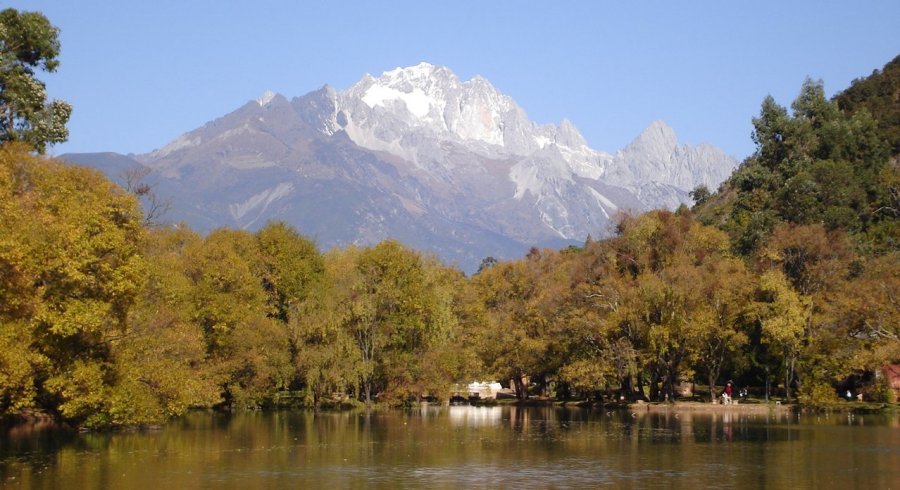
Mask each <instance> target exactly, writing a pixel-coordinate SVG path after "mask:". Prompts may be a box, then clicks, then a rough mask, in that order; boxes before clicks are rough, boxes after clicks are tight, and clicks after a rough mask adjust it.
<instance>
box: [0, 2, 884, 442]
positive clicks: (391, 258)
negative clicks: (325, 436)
mask: <svg viewBox="0 0 900 490" xmlns="http://www.w3.org/2000/svg"><path fill="white" fill-rule="evenodd" d="M7 12H8V11H4V12H3V14H4V15H5V14H7ZM2 34H4V35H9V34H8V33H2ZM7 45H9V43H8V42H7ZM51 48H52V46H51ZM57 48H58V46H57ZM57 51H58V49H57ZM51 54H52V53H51ZM54 57H55V54H52V56H51V57H50V58H51V59H52V58H54ZM25 61H26V62H25V63H24V64H22V66H24V67H25V68H24V69H25V70H26V74H33V71H28V67H29V65H28V63H27V61H28V60H25ZM30 66H31V67H34V66H36V65H35V64H32V65H30ZM898 71H900V57H898V58H896V59H894V60H893V61H892V62H890V63H889V64H888V65H887V66H886V67H885V68H884V69H883V70H879V71H876V72H874V73H873V74H872V75H871V76H870V77H867V78H865V79H861V80H857V81H855V82H854V83H853V84H852V86H851V87H849V88H848V89H847V90H845V91H843V92H842V93H840V94H838V95H837V96H836V97H835V98H833V99H831V100H829V99H827V98H826V97H825V92H824V88H823V85H822V83H821V82H814V81H807V82H805V83H804V84H803V85H802V87H801V90H800V94H799V96H798V97H797V99H796V100H795V101H794V102H793V104H792V105H791V107H790V110H788V109H787V108H785V107H782V106H779V105H778V104H777V103H776V102H775V101H774V100H773V99H771V98H767V99H766V100H764V101H763V103H762V109H761V112H760V114H759V116H758V117H756V118H754V119H753V124H754V128H755V130H754V133H753V137H754V141H755V143H756V145H757V149H756V151H755V153H754V154H753V155H751V156H750V157H749V158H747V159H746V161H744V162H743V164H742V165H741V166H740V168H739V169H738V170H737V171H736V172H735V173H734V174H733V175H732V177H731V178H730V179H729V180H728V181H726V182H725V183H723V184H722V185H721V187H720V188H719V189H717V190H716V191H711V190H709V189H706V188H697V189H695V190H694V191H693V193H692V195H693V197H694V199H695V200H696V205H695V206H694V207H693V208H692V209H690V208H688V207H686V206H683V207H682V208H680V209H678V210H677V211H675V212H670V211H652V212H648V213H645V214H642V215H637V216H631V215H623V216H621V217H620V218H619V220H618V225H617V227H616V230H615V235H614V236H613V237H611V238H608V239H603V240H590V239H589V240H588V241H587V242H586V243H585V244H584V246H583V247H570V248H567V249H564V250H539V249H532V250H531V251H530V252H529V253H528V255H527V256H526V257H524V258H522V259H520V260H514V261H496V260H493V259H492V258H487V259H485V261H484V262H483V266H482V268H481V269H480V270H479V272H478V273H476V274H474V275H473V276H472V277H466V276H465V275H464V274H463V273H461V272H460V271H459V270H458V269H456V268H455V267H452V266H447V265H445V264H442V263H440V262H439V261H438V260H436V259H435V258H433V257H430V256H428V255H424V254H421V253H419V252H416V251H413V250H411V249H409V248H406V247H404V246H403V245H402V244H400V243H398V242H395V241H385V242H382V243H379V244H377V245H375V246H371V247H365V248H357V247H348V248H344V249H334V250H329V251H326V252H322V251H320V250H318V249H317V247H316V245H315V243H313V242H312V241H310V240H309V239H308V238H305V237H303V236H302V235H300V234H299V233H298V232H297V231H296V230H294V229H292V228H291V227H290V226H288V225H286V224H284V223H269V224H267V225H266V226H265V227H264V228H263V229H261V230H259V231H257V232H255V233H249V232H246V231H240V230H230V229H219V230H216V231H213V232H212V233H210V234H208V235H207V236H201V235H199V234H197V233H195V232H193V231H192V230H190V229H188V228H187V227H186V226H183V225H177V224H174V225H173V224H166V225H162V224H158V223H156V220H155V219H148V218H150V216H147V215H146V214H145V213H144V212H143V211H142V208H141V200H142V199H143V200H144V205H145V208H146V206H147V203H148V202H150V203H151V205H152V198H153V196H152V189H151V188H149V187H147V186H142V185H136V186H133V187H131V188H130V190H126V189H123V188H121V187H119V186H117V185H115V184H113V183H112V182H110V181H109V180H107V179H106V178H105V177H103V176H102V175H101V174H100V173H99V172H97V171H94V170H90V169H86V168H81V167H77V166H72V165H68V164H66V163H64V162H61V161H58V160H55V159H53V158H47V157H44V156H42V155H40V154H39V152H42V151H43V150H44V148H45V146H44V145H45V144H46V142H48V141H49V142H50V143H52V142H53V141H56V140H53V138H60V137H63V139H64V135H60V133H59V131H58V130H57V131H56V132H55V133H53V134H52V135H51V136H50V137H43V138H37V140H35V139H34V136H33V133H34V132H33V131H27V130H28V129H29V128H33V129H35V130H38V129H41V128H44V129H46V127H47V125H46V124H45V125H43V126H42V125H41V124H40V123H39V122H37V123H35V122H34V121H29V120H28V119H27V117H26V118H25V119H22V120H19V121H17V122H15V124H13V123H10V124H9V125H7V126H6V127H8V128H9V129H8V130H5V131H4V132H3V133H2V134H0V136H2V141H3V143H2V145H0V414H17V413H23V412H27V411H33V410H43V411H47V412H49V413H52V414H54V415H56V416H58V417H60V418H61V419H64V420H66V421H69V422H71V423H73V424H76V425H82V426H91V427H102V426H111V425H132V424H151V423H158V422H160V421H163V420H166V419H167V418H170V417H173V416H178V415H180V414H183V413H185V411H187V410H189V409H191V408H203V407H217V408H227V409H251V408H263V407H271V406H278V405H282V404H286V403H290V404H294V405H303V406H309V407H316V408H318V407H321V406H323V405H331V404H335V403H349V404H363V403H365V404H370V403H376V402H377V403H379V404H392V405H393V404H404V403H408V402H410V401H415V400H418V399H421V398H423V397H429V398H432V399H438V400H442V399H447V397H448V396H450V394H451V393H452V390H453V386H454V385H455V384H456V383H466V382H468V381H471V380H473V379H497V380H500V381H501V382H503V383H504V384H506V383H510V384H511V387H512V388H514V389H515V392H516V395H517V396H518V397H519V398H521V399H525V398H527V397H528V396H530V395H542V396H549V397H558V398H565V399H582V400H595V401H609V400H619V399H621V398H624V399H627V400H634V399H639V398H647V399H650V400H665V399H668V400H674V399H675V398H676V397H677V395H678V393H677V387H678V385H679V384H680V383H683V382H696V383H697V384H703V385H707V386H708V387H709V390H710V392H711V393H716V388H715V387H716V386H717V385H721V384H722V383H723V382H724V380H728V379H734V380H737V381H738V383H739V384H741V385H743V386H754V387H763V386H768V385H771V386H772V393H773V394H774V393H777V395H778V396H783V397H784V398H785V399H787V400H789V401H799V402H800V403H804V404H810V405H817V404H822V403H828V402H830V401H833V400H836V399H837V396H838V395H837V393H838V391H837V390H838V389H839V388H841V389H843V388H845V387H847V386H852V387H853V389H854V391H858V392H860V393H863V394H864V395H865V396H866V397H867V398H868V399H871V400H885V401H887V400H889V399H890V398H891V396H892V393H891V391H890V389H889V388H888V386H887V384H886V382H885V381H884V379H883V378H880V377H878V376H876V373H878V372H879V370H880V369H881V368H882V367H883V366H884V365H886V364H891V363H896V362H898V361H900V304H898V297H900V249H898V243H897V240H898V238H900V229H898V214H900V181H898V176H900V173H898V170H900V168H898V166H900V139H898V127H900V119H898V118H900V73H898ZM4 76H5V75H4ZM5 80H6V79H4V80H0V82H2V83H3V90H4V91H5V92H6V93H5V94H4V96H3V97H2V98H0V104H3V105H4V106H9V105H10V104H11V102H10V100H14V97H12V96H11V95H10V94H12V92H11V89H8V88H7V87H13V88H14V87H15V85H13V84H10V82H8V81H5ZM12 95H14V94H12ZM54 103H55V102H54ZM47 107H48V110H47V111H44V112H43V114H44V115H45V116H46V117H51V116H52V114H53V111H52V110H51V109H52V107H51V106H47ZM57 109H59V107H57ZM39 112H40V111H37V112H35V114H37V113H39ZM63 112H64V114H63V116H64V117H63V118H62V120H63V123H64V122H65V120H66V119H67V118H68V112H66V111H63ZM5 113H6V112H5ZM26 116H27V114H26ZM35 121H36V120H35ZM15 128H18V129H15ZM23 128H24V129H23ZM26 136H27V137H26ZM57 140H58V139H57ZM36 141H37V142H39V143H36ZM41 142H42V143H41ZM148 199H150V201H148Z"/></svg>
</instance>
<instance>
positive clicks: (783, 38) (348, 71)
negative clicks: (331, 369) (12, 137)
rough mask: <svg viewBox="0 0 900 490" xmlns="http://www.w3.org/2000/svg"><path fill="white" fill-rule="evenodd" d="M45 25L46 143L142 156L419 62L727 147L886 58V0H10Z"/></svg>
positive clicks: (591, 129) (539, 115)
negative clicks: (51, 65)
mask: <svg viewBox="0 0 900 490" xmlns="http://www.w3.org/2000/svg"><path fill="white" fill-rule="evenodd" d="M4 3H5V4H8V6H12V7H14V8H17V9H20V10H38V11H41V12H43V13H44V14H45V15H46V16H47V17H48V18H49V19H50V21H51V22H52V23H54V24H55V25H56V26H58V27H59V28H60V29H61V31H62V32H61V41H62V55H61V61H62V64H61V65H60V68H59V70H58V71H57V73H55V74H51V75H44V76H43V79H44V80H45V81H46V82H47V84H48V90H49V93H50V95H51V96H52V97H56V98H61V99H64V100H67V101H69V102H70V103H72V104H73V105H74V108H75V112H74V114H73V115H72V119H71V121H70V124H69V127H70V131H71V134H70V138H69V142H68V143H66V144H63V145H58V146H57V147H55V148H54V149H53V150H52V152H53V153H56V154H59V153H65V152H88V151H117V152H122V153H129V152H131V153H144V152H148V151H150V150H153V149H154V148H158V147H161V146H163V145H165V144H166V143H167V142H168V141H170V140H172V139H174V138H176V137H177V136H178V135H180V134H182V133H184V132H186V131H189V130H191V129H194V128H196V127H198V126H200V125H202V124H203V123H205V122H207V121H209V120H211V119H214V118H216V117H218V116H221V115H224V114H226V113H228V112H230V111H232V110H234V109H236V108H237V107H239V106H241V105H242V104H243V103H245V102H246V101H248V100H250V99H254V98H256V97H258V96H259V95H260V94H261V93H262V92H263V91H265V90H267V89H271V90H273V91H276V92H280V93H282V94H284V95H286V96H288V97H293V96H298V95H303V94H306V93H307V92H309V91H312V90H315V89H317V88H319V87H321V86H322V85H324V84H326V83H327V84H329V85H332V86H334V87H336V88H338V89H346V88H348V87H349V86H351V85H352V84H353V83H355V82H356V81H357V80H359V78H360V77H361V76H362V75H363V74H364V73H367V72H368V73H372V74H374V75H379V74H381V73H382V72H383V71H386V70H389V69H392V68H395V67H397V66H408V65H413V64H416V63H418V62H420V61H428V62H430V63H433V64H438V65H444V66H447V67H449V68H450V69H452V70H453V71H455V72H456V73H457V75H459V76H460V77H461V78H463V79H468V78H470V77H472V76H473V75H476V74H480V75H482V76H484V77H485V78H487V79H488V80H490V81H491V82H492V83H493V84H494V85H495V86H496V87H497V88H498V89H500V90H501V91H502V92H504V93H506V94H508V95H510V96H512V97H513V98H514V99H515V100H516V101H517V102H518V103H519V105H521V106H522V107H523V108H524V109H525V111H526V112H527V113H528V115H529V116H530V117H531V119H533V120H535V121H537V122H539V123H548V122H553V123H558V122H559V121H560V120H561V119H562V118H568V119H569V120H571V121H572V122H573V123H574V124H575V125H576V126H577V127H578V128H579V129H580V130H581V132H582V133H583V134H584V136H585V137H586V138H587V141H588V143H589V144H590V145H591V146H592V147H594V148H596V149H599V150H605V151H610V152H612V151H615V150H617V149H619V148H621V147H622V146H624V145H626V144H627V143H628V142H629V141H630V140H631V139H632V138H634V137H635V136H636V135H637V134H638V133H640V131H641V130H642V129H643V128H645V127H646V126H647V125H648V124H650V122H652V121H653V120H655V119H662V120H664V121H666V122H667V123H669V124H670V125H671V126H672V127H673V128H675V131H676V133H677V134H678V136H679V138H680V140H681V141H682V142H684V143H689V144H698V143H703V142H706V143H711V144H714V145H716V146H719V147H721V148H722V149H724V150H725V151H727V152H728V153H730V154H732V155H734V156H735V157H737V158H743V157H745V156H747V155H748V154H750V153H751V152H752V151H753V148H754V147H753V143H752V141H751V139H750V132H751V130H752V126H751V122H750V119H751V118H752V117H753V116H755V115H756V114H758V112H759V106H760V103H761V102H762V99H763V98H764V97H765V96H766V95H767V94H771V95H772V96H774V97H775V99H776V100H777V101H778V102H780V103H782V104H784V105H789V104H790V102H791V101H792V100H793V98H794V97H795V96H796V95H797V93H798V91H799V88H800V85H801V83H802V82H803V80H804V79H805V78H806V77H811V78H814V79H823V80H824V81H825V88H826V90H827V91H828V93H829V94H833V93H834V92H836V91H838V90H841V89H843V88H845V87H846V86H847V85H848V84H849V83H850V81H851V80H853V79H854V78H858V77H862V76H865V75H868V74H869V73H871V72H872V70H873V69H876V68H881V67H882V66H884V64H885V63H887V62H888V61H890V60H891V59H892V58H893V57H894V56H896V55H898V54H900V1H898V0H890V1H862V2H835V1H802V2H791V1H787V2H785V1H778V2H770V1H756V2H722V1H698V2H672V1H640V2H619V1H617V2H612V1H610V2H601V1H588V0H585V1H581V2H570V1H553V2H549V1H541V2H537V1H534V2H532V1H521V0H520V1H512V0H511V1H499V0H494V1H491V0H473V1H468V0H464V1H453V2H431V1H425V0H418V1H402V2H397V1H392V2H383V1H374V0H373V1H352V2H347V1H345V2H339V1H335V2H326V1H317V2H289V1H280V2H276V1H265V0H261V1H254V2H236V1H225V0H181V1H170V0H154V1H147V0H141V1H116V2H112V1H95V0H79V1H67V0H56V1H50V0H12V1H11V2H9V1H5V2H4Z"/></svg>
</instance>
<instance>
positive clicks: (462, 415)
mask: <svg viewBox="0 0 900 490" xmlns="http://www.w3.org/2000/svg"><path fill="white" fill-rule="evenodd" d="M449 410H450V423H451V424H453V425H455V426H461V425H466V426H469V427H481V426H486V425H496V424H499V423H500V421H501V420H502V419H503V408H502V407H473V406H469V405H459V406H451V407H449Z"/></svg>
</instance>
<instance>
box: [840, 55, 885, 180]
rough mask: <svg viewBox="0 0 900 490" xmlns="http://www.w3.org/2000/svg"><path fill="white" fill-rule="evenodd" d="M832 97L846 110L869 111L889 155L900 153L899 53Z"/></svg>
mask: <svg viewBox="0 0 900 490" xmlns="http://www.w3.org/2000/svg"><path fill="white" fill-rule="evenodd" d="M834 100H835V101H836V102H837V104H838V107H839V108H840V109H841V110H843V111H845V112H848V113H854V112H858V111H860V110H862V109H865V110H867V111H869V113H870V114H871V115H872V116H873V117H874V118H875V119H876V120H877V121H878V131H879V134H880V136H881V138H883V139H884V140H886V141H887V142H888V144H889V145H890V147H891V154H892V155H893V156H894V157H897V156H900V56H897V57H896V58H894V59H893V60H892V61H891V62H890V63H888V64H887V65H885V66H884V69H882V70H880V71H879V70H875V71H874V72H873V73H872V74H871V75H870V76H868V77H866V78H862V79H857V80H854V81H853V83H852V84H851V85H850V87H849V88H848V89H847V90H844V91H843V92H841V93H840V94H838V95H837V96H836V97H835V98H834ZM895 163H896V162H895Z"/></svg>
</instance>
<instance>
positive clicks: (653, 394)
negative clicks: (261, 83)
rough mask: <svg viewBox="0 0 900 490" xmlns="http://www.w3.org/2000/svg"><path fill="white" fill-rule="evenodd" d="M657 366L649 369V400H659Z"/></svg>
mask: <svg viewBox="0 0 900 490" xmlns="http://www.w3.org/2000/svg"><path fill="white" fill-rule="evenodd" d="M659 380H660V375H659V367H658V366H654V367H652V368H651V369H650V400H652V401H655V402H657V401H659Z"/></svg>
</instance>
